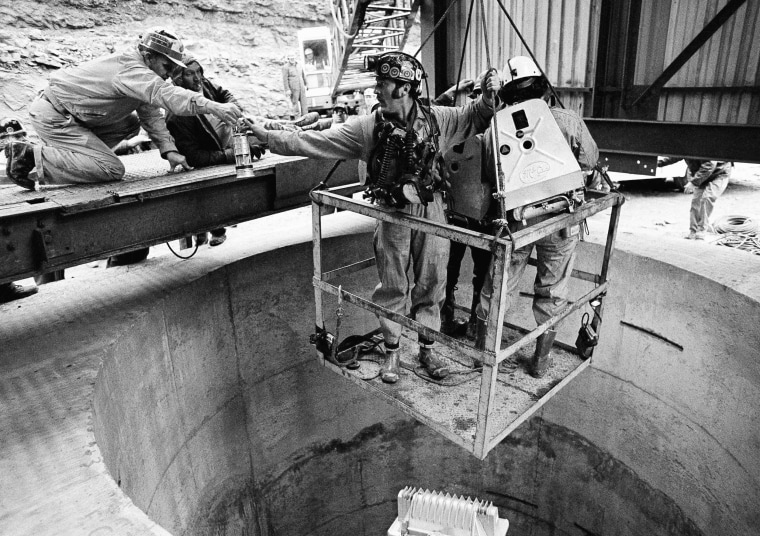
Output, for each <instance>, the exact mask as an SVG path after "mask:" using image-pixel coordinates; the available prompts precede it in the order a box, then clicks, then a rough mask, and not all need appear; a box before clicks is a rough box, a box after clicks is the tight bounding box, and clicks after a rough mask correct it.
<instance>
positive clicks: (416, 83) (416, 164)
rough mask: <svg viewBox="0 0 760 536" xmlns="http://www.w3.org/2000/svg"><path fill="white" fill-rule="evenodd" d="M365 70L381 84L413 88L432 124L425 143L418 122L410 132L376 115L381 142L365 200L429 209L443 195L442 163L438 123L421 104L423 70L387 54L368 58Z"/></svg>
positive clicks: (415, 62) (408, 60)
mask: <svg viewBox="0 0 760 536" xmlns="http://www.w3.org/2000/svg"><path fill="white" fill-rule="evenodd" d="M364 64H365V68H367V69H368V70H373V71H374V72H375V75H376V76H377V77H378V78H387V79H390V80H394V81H397V82H401V83H407V84H410V86H411V95H412V97H413V99H414V102H415V105H416V109H417V110H419V111H420V113H421V114H422V116H423V117H422V119H423V120H424V121H426V122H427V125H428V128H427V136H426V137H424V138H420V137H419V136H418V135H417V132H415V130H414V128H413V125H414V122H415V121H416V120H418V119H420V118H415V121H412V122H410V124H409V125H408V126H407V127H406V128H402V127H400V126H398V125H397V124H396V123H394V122H393V121H389V120H385V118H384V117H383V115H382V111H378V112H377V115H376V118H377V120H376V126H375V129H374V132H373V137H374V138H375V139H376V140H377V141H376V143H375V145H374V148H373V150H372V153H371V154H370V159H369V163H368V171H369V177H368V187H367V190H366V191H365V192H364V197H365V198H366V199H370V200H372V201H380V202H382V203H384V204H386V205H388V206H391V207H395V208H403V207H405V206H406V205H407V204H423V205H427V203H429V202H430V201H432V200H433V195H434V193H435V192H436V191H438V190H440V189H441V187H442V185H443V181H442V179H441V176H442V174H441V170H440V169H439V168H440V165H441V162H440V160H441V158H440V151H439V147H438V137H439V135H440V132H439V128H438V123H437V122H436V120H435V116H433V114H432V113H430V110H429V109H427V108H425V107H424V106H422V105H421V104H419V100H418V97H419V95H420V83H421V82H422V80H423V79H424V78H426V74H425V70H424V69H423V68H422V64H420V62H419V61H418V60H417V59H416V58H414V57H413V56H410V55H408V54H404V53H403V52H386V53H385V54H381V55H379V56H367V57H366V58H365V60H364Z"/></svg>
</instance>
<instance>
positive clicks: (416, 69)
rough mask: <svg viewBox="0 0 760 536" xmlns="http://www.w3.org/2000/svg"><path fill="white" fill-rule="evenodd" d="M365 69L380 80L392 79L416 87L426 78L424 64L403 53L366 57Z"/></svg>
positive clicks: (387, 53)
mask: <svg viewBox="0 0 760 536" xmlns="http://www.w3.org/2000/svg"><path fill="white" fill-rule="evenodd" d="M364 68H365V69H366V70H368V71H373V72H374V73H375V76H377V77H378V78H390V79H392V80H398V81H400V82H408V83H410V84H416V85H419V84H420V82H422V79H423V78H425V76H426V75H425V70H424V69H423V68H422V64H421V63H420V62H419V61H418V60H417V59H416V58H415V57H413V56H410V55H409V54H404V53H403V52H386V53H385V54H380V55H379V56H365V57H364Z"/></svg>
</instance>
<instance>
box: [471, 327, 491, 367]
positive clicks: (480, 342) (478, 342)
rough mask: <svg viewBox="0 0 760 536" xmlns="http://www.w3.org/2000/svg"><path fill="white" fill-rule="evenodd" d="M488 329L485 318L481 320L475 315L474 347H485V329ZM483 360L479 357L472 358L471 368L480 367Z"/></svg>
mask: <svg viewBox="0 0 760 536" xmlns="http://www.w3.org/2000/svg"><path fill="white" fill-rule="evenodd" d="M487 329H488V323H487V322H486V321H485V320H481V319H480V318H478V317H477V316H476V317H475V349H476V350H485V349H486V331H487ZM482 367H483V362H482V361H481V360H480V359H474V360H473V361H472V368H482Z"/></svg>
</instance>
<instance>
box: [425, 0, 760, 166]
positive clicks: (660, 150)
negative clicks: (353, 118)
mask: <svg viewBox="0 0 760 536" xmlns="http://www.w3.org/2000/svg"><path fill="white" fill-rule="evenodd" d="M428 6H429V8H430V9H427V10H424V12H427V13H430V12H431V11H432V13H433V19H432V20H430V21H428V22H427V24H426V22H425V20H423V38H424V37H425V36H426V35H427V33H426V29H427V32H429V31H430V30H431V29H432V28H433V26H434V25H435V24H436V23H437V22H440V21H441V19H443V18H444V17H445V20H444V21H443V22H442V23H441V24H440V26H439V27H438V29H437V30H436V32H435V39H434V42H435V44H434V45H433V46H428V47H426V49H425V51H424V55H423V59H424V60H425V59H427V60H429V61H427V62H426V63H427V64H430V63H434V66H433V69H434V72H435V76H434V78H435V83H436V87H437V88H440V89H442V88H444V87H448V86H449V85H451V84H454V83H456V80H457V79H458V78H477V76H478V74H479V73H480V72H482V71H483V70H484V69H485V68H486V67H487V66H489V65H490V66H494V67H497V68H502V67H503V65H504V63H505V62H506V60H507V59H508V58H510V57H512V56H515V55H521V54H523V55H528V49H530V50H531V51H532V52H533V54H534V56H535V58H536V60H537V61H538V63H539V65H540V66H541V67H542V69H543V70H544V71H545V72H546V74H547V75H548V77H549V79H550V80H551V81H552V83H553V84H555V86H556V88H557V90H558V94H559V96H560V98H561V100H562V103H563V104H564V105H565V107H567V108H572V109H574V110H576V111H578V112H579V113H581V115H583V116H584V117H586V118H588V121H587V122H588V123H589V128H591V129H592V132H593V133H594V135H595V137H596V138H597V139H598V141H599V143H600V146H601V147H602V148H603V149H604V150H605V152H607V153H609V154H616V155H617V162H618V164H619V165H621V166H623V167H625V168H626V170H629V171H636V169H628V168H629V167H630V166H627V165H626V163H627V164H631V163H632V162H634V161H635V162H638V161H639V157H640V156H641V155H649V156H650V157H651V158H653V157H654V156H655V155H658V154H672V155H678V156H702V157H704V158H714V159H721V160H737V161H754V162H760V154H759V153H760V151H758V150H757V148H758V146H759V144H760V135H759V133H760V128H759V127H760V74H759V73H760V46H758V45H759V44H760V43H758V41H759V38H760V1H758V0H688V1H687V0H535V1H522V0H446V1H438V2H428ZM510 18H511V20H512V21H513V22H514V25H515V26H516V27H517V30H519V32H520V34H521V35H522V39H524V43H525V44H523V42H522V40H521V39H520V36H519V35H518V32H517V31H515V29H514V28H513V26H512V24H511V23H510ZM525 45H527V47H526V46H525ZM460 70H461V76H458V74H459V73H460ZM613 167H614V166H613ZM633 167H634V168H635V167H636V164H634V166H633ZM638 171H640V169H639V170H638Z"/></svg>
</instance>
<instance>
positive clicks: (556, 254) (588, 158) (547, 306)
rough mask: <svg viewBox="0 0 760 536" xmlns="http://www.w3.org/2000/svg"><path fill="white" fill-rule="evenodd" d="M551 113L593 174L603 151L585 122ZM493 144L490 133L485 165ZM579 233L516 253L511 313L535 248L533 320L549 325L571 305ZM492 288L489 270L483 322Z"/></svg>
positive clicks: (563, 112)
mask: <svg viewBox="0 0 760 536" xmlns="http://www.w3.org/2000/svg"><path fill="white" fill-rule="evenodd" d="M551 112H552V115H553V116H554V119H555V121H556V122H557V125H558V126H559V128H560V130H561V131H562V134H563V135H564V136H565V139H566V140H567V143H568V144H569V145H570V148H571V149H572V151H573V154H574V155H575V158H576V159H577V160H578V164H579V165H580V167H581V170H583V171H584V172H586V171H590V170H592V169H593V168H594V166H596V162H597V160H598V159H599V150H598V148H597V146H596V142H595V141H594V139H593V138H592V137H591V134H590V133H589V131H588V128H587V127H586V124H585V123H584V122H583V119H581V118H580V116H579V115H578V114H576V113H575V112H574V111H572V110H568V109H564V108H551ZM491 140H492V137H491V135H490V132H486V134H485V135H484V136H483V143H484V144H485V151H486V155H487V156H486V157H484V158H483V161H484V162H493V147H492V141H491ZM484 173H486V175H488V178H489V179H490V182H491V184H495V183H496V179H495V171H494V170H493V169H491V167H490V166H489V167H488V168H486V169H485V170H484ZM536 201H538V199H537V200H536ZM553 216H554V214H547V215H544V216H539V217H537V218H534V219H531V220H528V222H527V225H523V224H522V222H517V223H514V224H511V225H510V230H511V231H512V232H514V231H518V230H520V229H524V228H525V227H529V226H532V225H536V224H537V223H540V222H542V221H544V220H546V219H549V218H551V217H553ZM578 231H579V229H578V227H577V226H576V227H574V228H572V229H562V230H560V231H557V232H555V233H552V234H550V235H548V236H545V237H544V238H542V239H540V240H538V241H537V242H535V243H533V244H529V245H527V246H523V247H521V248H519V249H516V250H515V251H513V252H512V257H511V259H510V263H509V270H508V272H507V299H506V304H505V307H506V309H507V310H508V309H509V307H510V306H511V302H512V300H513V299H514V293H515V291H516V290H517V285H518V283H519V282H520V278H521V277H522V274H523V272H524V271H525V267H526V266H527V264H528V258H529V257H530V254H531V251H532V250H533V247H535V248H536V258H537V262H538V267H537V269H536V279H535V282H534V286H533V289H534V290H533V292H534V298H533V317H534V318H535V319H536V323H537V324H542V323H544V322H546V321H547V320H549V319H550V318H551V317H552V316H554V315H555V314H557V313H558V312H559V311H560V310H561V309H562V308H563V307H565V305H567V295H568V283H569V282H570V276H571V274H572V271H573V263H574V262H575V247H576V246H577V245H578V240H579V233H578ZM492 287H493V280H492V275H491V270H489V271H488V274H487V275H486V280H485V283H484V284H483V289H482V290H481V293H480V304H479V305H478V309H477V315H478V318H479V319H481V320H486V319H487V318H488V310H489V306H490V303H491V293H492V292H493V288H492Z"/></svg>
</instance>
